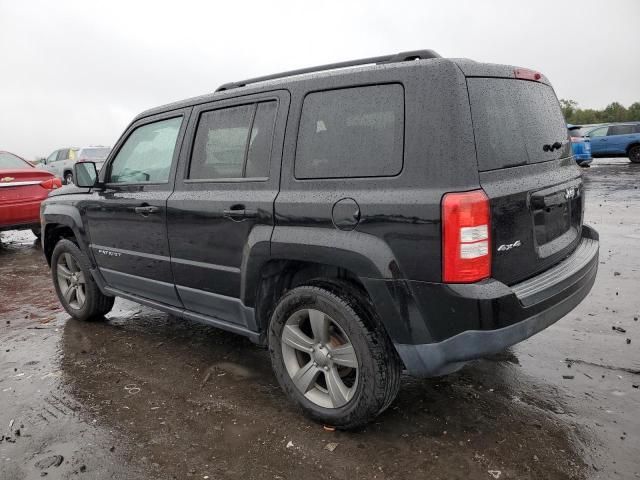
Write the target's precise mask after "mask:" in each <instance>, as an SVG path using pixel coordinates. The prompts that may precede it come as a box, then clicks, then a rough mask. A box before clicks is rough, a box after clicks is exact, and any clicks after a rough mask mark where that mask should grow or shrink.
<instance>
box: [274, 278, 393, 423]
mask: <svg viewBox="0 0 640 480" xmlns="http://www.w3.org/2000/svg"><path fill="white" fill-rule="evenodd" d="M365 305H366V302H363V301H361V299H360V298H358V294H357V293H355V290H351V289H349V288H343V289H335V290H334V289H329V288H324V286H322V287H321V286H313V285H308V286H301V287H297V288H294V289H293V290H291V291H289V292H288V293H287V294H285V295H284V296H283V297H282V299H281V300H280V301H279V303H278V305H277V306H276V309H275V311H274V312H273V315H272V317H271V323H270V325H269V350H270V353H271V361H272V365H273V370H274V373H275V376H276V378H277V380H278V382H279V384H280V386H281V387H282V389H283V390H284V391H285V393H286V394H287V396H288V397H289V398H290V399H291V400H292V401H293V402H294V403H296V404H297V405H298V406H300V408H302V410H303V412H304V413H305V415H307V416H308V417H309V418H311V419H312V420H314V421H316V422H319V423H323V424H325V425H330V426H334V427H338V428H343V429H349V428H355V427H358V426H361V425H364V424H365V423H367V422H369V421H370V420H371V419H373V418H374V417H375V416H377V415H379V414H380V413H382V412H383V411H384V410H385V409H386V408H387V407H388V406H389V405H390V404H391V402H392V401H393V400H394V399H395V397H396V395H397V393H398V389H399V387H400V373H401V365H400V361H399V359H398V356H397V354H396V352H395V349H394V347H393V345H392V344H391V341H390V340H389V338H388V337H387V335H386V332H384V330H383V329H382V327H381V325H380V324H379V322H377V321H376V319H375V318H374V314H373V313H372V312H370V311H369V310H368V309H367V308H366V307H365Z"/></svg>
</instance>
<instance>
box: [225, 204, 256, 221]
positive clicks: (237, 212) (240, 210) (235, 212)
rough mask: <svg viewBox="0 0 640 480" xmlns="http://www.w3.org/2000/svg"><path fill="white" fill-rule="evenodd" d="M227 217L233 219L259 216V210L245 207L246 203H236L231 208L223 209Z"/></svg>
mask: <svg viewBox="0 0 640 480" xmlns="http://www.w3.org/2000/svg"><path fill="white" fill-rule="evenodd" d="M222 214H223V215H224V217H225V218H230V219H231V220H241V219H244V218H255V217H257V216H258V211H257V210H249V209H246V208H244V205H234V206H232V207H231V208H228V209H225V210H223V211H222Z"/></svg>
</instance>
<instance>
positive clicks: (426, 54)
mask: <svg viewBox="0 0 640 480" xmlns="http://www.w3.org/2000/svg"><path fill="white" fill-rule="evenodd" d="M427 58H441V57H440V55H438V54H437V53H436V52H434V51H433V50H413V51H410V52H400V53H395V54H392V55H383V56H380V57H369V58H360V59H357V60H348V61H346V62H338V63H328V64H326V65H318V66H316V67H307V68H301V69H299V70H289V71H288V72H281V73H274V74H271V75H265V76H263V77H255V78H249V79H247V80H241V81H239V82H229V83H225V84H224V85H220V86H219V87H218V88H217V89H216V92H221V91H223V90H230V89H232V88H238V87H244V86H246V85H249V84H251V83H258V82H265V81H267V80H275V79H277V78H285V77H293V76H295V75H302V74H305V73H313V72H323V71H326V70H335V69H337V68H346V67H356V66H358V65H369V64H384V63H397V62H408V61H411V60H420V59H427Z"/></svg>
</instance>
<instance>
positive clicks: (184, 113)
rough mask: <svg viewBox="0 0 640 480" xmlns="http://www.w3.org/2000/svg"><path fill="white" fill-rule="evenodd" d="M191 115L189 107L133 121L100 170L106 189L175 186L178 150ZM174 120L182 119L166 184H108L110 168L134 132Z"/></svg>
mask: <svg viewBox="0 0 640 480" xmlns="http://www.w3.org/2000/svg"><path fill="white" fill-rule="evenodd" d="M190 114H191V107H188V108H183V109H179V110H170V111H167V112H163V113H160V114H158V115H154V116H151V117H144V118H141V119H140V120H138V121H134V122H133V123H131V124H130V125H129V127H128V128H127V130H126V131H125V133H124V134H123V135H122V137H120V140H118V143H117V144H116V145H115V146H114V148H113V150H111V153H110V154H109V157H108V158H107V160H105V163H104V167H103V168H102V171H101V173H102V172H104V174H103V175H101V177H102V178H101V180H103V181H104V185H105V187H107V188H112V189H114V188H120V187H132V186H134V187H135V186H152V185H160V186H164V185H174V184H175V171H176V167H177V164H178V159H179V157H180V150H181V148H182V142H183V141H184V135H185V132H186V127H187V124H188V122H189V116H190ZM174 118H182V123H181V124H180V129H179V130H178V136H177V137H176V146H175V147H174V149H173V157H172V158H171V166H170V167H169V177H168V178H167V181H166V182H126V183H120V182H108V181H107V179H111V166H112V164H113V162H114V161H115V159H116V158H117V156H118V153H120V150H121V149H122V147H123V146H124V145H125V144H126V143H127V140H129V138H130V137H131V135H132V134H133V132H135V131H136V130H137V129H138V128H140V127H144V126H145V125H150V124H153V123H157V122H161V121H163V120H171V119H174Z"/></svg>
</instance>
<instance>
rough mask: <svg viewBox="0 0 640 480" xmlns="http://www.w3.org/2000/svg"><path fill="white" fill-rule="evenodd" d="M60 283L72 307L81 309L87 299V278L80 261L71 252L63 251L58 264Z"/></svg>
mask: <svg viewBox="0 0 640 480" xmlns="http://www.w3.org/2000/svg"><path fill="white" fill-rule="evenodd" d="M56 272H57V276H58V285H59V287H60V292H61V293H62V296H63V297H64V299H65V300H66V301H67V303H68V304H69V306H70V307H71V308H74V309H76V310H80V309H81V308H82V307H83V306H84V304H85V302H86V300H87V297H86V293H87V291H86V279H85V278H84V272H83V271H82V270H81V269H80V265H78V261H77V260H76V259H75V258H74V257H73V255H71V254H70V253H63V254H62V255H60V257H59V258H58V263H57V266H56Z"/></svg>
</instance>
